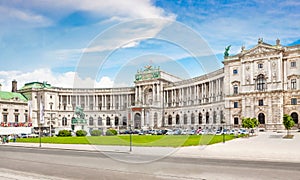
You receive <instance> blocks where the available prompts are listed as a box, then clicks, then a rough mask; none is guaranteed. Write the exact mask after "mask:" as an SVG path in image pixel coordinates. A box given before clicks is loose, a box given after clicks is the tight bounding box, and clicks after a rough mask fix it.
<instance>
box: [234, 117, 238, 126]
mask: <svg viewBox="0 0 300 180" xmlns="http://www.w3.org/2000/svg"><path fill="white" fill-rule="evenodd" d="M234 124H235V125H237V124H239V118H237V117H235V118H234Z"/></svg>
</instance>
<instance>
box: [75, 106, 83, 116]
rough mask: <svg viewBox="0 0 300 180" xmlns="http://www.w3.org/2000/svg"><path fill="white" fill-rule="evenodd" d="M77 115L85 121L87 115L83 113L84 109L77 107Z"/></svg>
mask: <svg viewBox="0 0 300 180" xmlns="http://www.w3.org/2000/svg"><path fill="white" fill-rule="evenodd" d="M75 114H76V116H77V117H78V118H81V119H84V116H85V114H84V113H83V108H81V107H78V106H76V109H75Z"/></svg>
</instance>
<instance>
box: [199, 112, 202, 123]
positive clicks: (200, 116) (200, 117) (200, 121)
mask: <svg viewBox="0 0 300 180" xmlns="http://www.w3.org/2000/svg"><path fill="white" fill-rule="evenodd" d="M199 124H202V114H201V113H199Z"/></svg>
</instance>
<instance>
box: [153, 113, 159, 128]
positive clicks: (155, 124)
mask: <svg viewBox="0 0 300 180" xmlns="http://www.w3.org/2000/svg"><path fill="white" fill-rule="evenodd" d="M157 119H158V118H157V113H154V128H157Z"/></svg>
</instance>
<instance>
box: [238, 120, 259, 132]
mask: <svg viewBox="0 0 300 180" xmlns="http://www.w3.org/2000/svg"><path fill="white" fill-rule="evenodd" d="M258 125H259V122H258V120H257V119H256V118H249V117H247V118H242V127H243V128H247V129H250V128H251V133H252V135H253V133H254V131H253V128H255V127H257V126H258Z"/></svg>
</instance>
